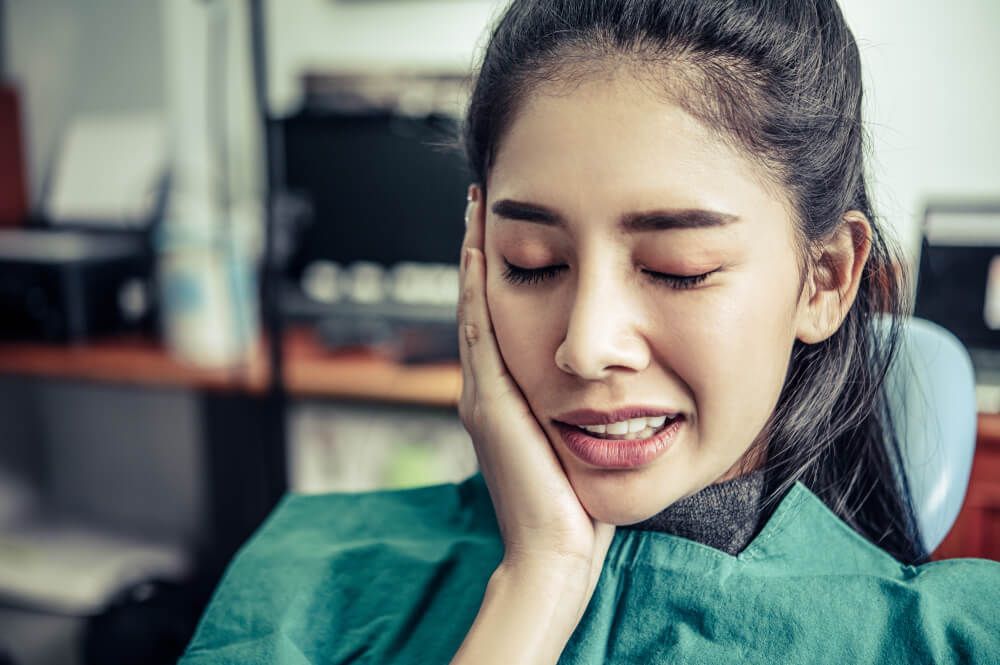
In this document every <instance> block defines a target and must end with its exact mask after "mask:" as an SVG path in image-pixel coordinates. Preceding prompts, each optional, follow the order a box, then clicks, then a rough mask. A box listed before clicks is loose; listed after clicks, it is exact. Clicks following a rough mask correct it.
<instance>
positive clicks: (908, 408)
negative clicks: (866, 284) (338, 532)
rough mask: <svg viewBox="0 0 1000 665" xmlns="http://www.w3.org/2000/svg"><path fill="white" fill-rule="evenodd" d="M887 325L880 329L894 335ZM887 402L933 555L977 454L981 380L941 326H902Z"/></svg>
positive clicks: (958, 506)
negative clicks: (977, 398) (978, 380)
mask: <svg viewBox="0 0 1000 665" xmlns="http://www.w3.org/2000/svg"><path fill="white" fill-rule="evenodd" d="M888 323H889V320H888V319H887V318H885V319H881V320H880V321H879V322H878V324H877V325H879V326H881V329H882V330H883V331H884V330H887V329H888ZM886 396H887V399H888V402H889V409H890V412H891V414H892V416H893V421H894V425H895V429H896V434H897V436H898V437H899V442H900V449H901V453H902V456H903V467H904V472H905V473H906V477H907V480H908V482H909V485H910V491H911V494H912V496H913V504H914V509H915V511H916V513H917V515H916V516H917V522H918V524H919V526H920V530H921V533H922V535H923V540H924V545H925V546H926V547H927V551H928V552H931V551H934V550H935V549H936V548H937V546H938V545H940V544H941V541H942V540H944V537H945V536H946V535H947V534H948V531H949V530H951V527H952V525H953V524H954V522H955V518H956V517H957V516H958V512H959V510H960V509H961V507H962V502H963V501H964V499H965V492H966V489H967V487H968V484H969V473H970V471H971V469H972V457H973V454H974V452H975V447H976V426H977V417H976V381H975V375H974V373H973V369H972V361H971V359H970V358H969V353H968V351H966V349H965V347H964V346H963V345H962V343H961V342H959V340H958V338H956V337H955V336H954V335H953V334H951V333H950V332H948V331H947V330H945V329H944V328H942V327H941V326H939V325H937V324H934V323H931V322H929V321H925V320H923V319H917V318H911V319H908V320H906V321H905V322H904V325H903V330H902V335H901V339H900V347H899V353H898V355H897V356H896V358H895V360H894V362H893V364H892V366H890V368H889V373H888V376H887V377H886Z"/></svg>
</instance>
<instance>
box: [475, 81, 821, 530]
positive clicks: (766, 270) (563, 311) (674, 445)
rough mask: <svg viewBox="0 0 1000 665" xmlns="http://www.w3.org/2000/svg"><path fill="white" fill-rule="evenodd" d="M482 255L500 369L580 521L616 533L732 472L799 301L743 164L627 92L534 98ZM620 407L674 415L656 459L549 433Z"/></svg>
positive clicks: (768, 394) (773, 398) (668, 108)
mask: <svg viewBox="0 0 1000 665" xmlns="http://www.w3.org/2000/svg"><path fill="white" fill-rule="evenodd" d="M485 252H486V261H487V301H488V304H489V310H490V314H491V317H492V320H493V324H494V328H495V332H496V337H497V341H498V343H499V346H500V350H501V353H502V355H503V359H504V361H505V362H506V365H507V368H508V369H509V371H510V373H511V375H512V376H513V378H514V380H515V381H516V382H517V384H518V385H519V386H520V388H521V390H522V392H523V394H524V396H525V397H526V399H527V401H528V403H529V405H530V406H531V409H532V411H533V413H534V414H535V416H536V418H537V419H538V421H539V423H540V424H541V425H542V427H543V429H544V430H545V432H546V434H547V435H548V438H549V440H550V441H551V443H552V445H553V446H554V448H555V451H556V453H557V455H558V457H559V459H560V461H561V463H562V465H563V468H564V469H565V471H566V474H567V476H568V477H569V480H570V482H571V484H572V485H573V488H574V490H575V491H576V493H577V495H578V496H579V498H580V500H581V502H582V504H583V506H584V508H586V509H587V511H588V512H589V513H590V514H591V515H592V516H594V517H595V518H597V519H598V520H601V521H604V522H610V523H613V524H631V523H634V522H637V521H639V520H642V519H645V518H647V517H649V516H651V515H653V514H655V513H657V512H659V511H661V510H663V509H664V508H665V507H667V506H668V505H670V504H672V503H674V502H675V501H677V500H678V499H680V498H683V497H685V496H688V495H690V494H693V493H695V492H696V491H698V490H700V489H701V488H703V487H705V486H707V485H710V484H712V483H715V482H718V481H721V480H724V479H727V478H728V477H731V476H733V475H735V473H736V467H735V465H736V464H737V463H738V462H739V460H740V458H741V456H743V455H744V453H746V452H747V450H748V448H749V446H750V445H751V443H753V441H754V440H755V438H756V437H758V435H761V431H762V428H763V427H764V425H765V422H766V421H767V419H768V417H769V416H770V414H771V412H772V411H773V409H774V407H775V405H776V403H777V399H778V396H779V393H780V391H781V388H782V384H783V382H784V379H785V373H786V370H787V368H788V362H789V357H790V353H791V349H792V345H793V342H794V340H795V337H796V321H797V319H798V317H799V316H800V315H801V310H802V301H804V300H806V299H807V295H806V294H801V295H802V297H801V298H800V279H799V270H798V262H797V254H796V249H795V241H794V233H793V220H792V216H791V212H790V209H789V207H788V204H787V201H785V200H783V199H782V198H781V197H780V194H778V193H777V190H776V189H775V188H774V187H773V186H770V187H769V186H768V185H767V184H766V181H765V180H764V179H763V177H762V171H761V170H760V168H759V167H758V166H756V165H754V164H753V163H751V162H750V161H748V160H746V159H744V158H743V157H741V155H740V154H739V153H738V152H736V151H735V150H734V149H732V148H729V147H726V145H724V144H723V143H721V142H720V141H719V140H718V139H717V138H715V137H713V136H712V135H711V133H710V132H709V131H708V130H706V129H705V128H704V127H703V126H702V125H701V124H700V123H699V122H697V121H696V120H695V119H694V118H693V117H692V116H689V115H688V114H686V113H685V112H683V111H682V110H681V109H680V108H679V107H677V106H674V105H671V104H668V103H666V102H664V101H663V100H662V98H660V97H657V96H655V95H653V94H652V93H651V92H650V91H649V88H648V87H645V86H644V85H643V84H642V83H641V82H639V81H637V80H635V79H632V78H630V77H626V76H617V77H616V78H614V79H613V80H601V81H592V82H587V83H584V84H582V85H581V86H579V87H578V88H576V89H575V90H573V91H572V92H569V93H566V92H565V91H563V92H560V93H559V94H547V92H546V90H545V89H544V88H543V89H541V90H536V92H534V93H533V94H532V95H531V96H530V97H529V98H528V99H527V100H526V102H525V104H524V105H523V106H522V107H521V108H520V110H519V113H518V115H517V117H516V119H515V120H514V122H513V124H512V125H511V127H510V129H509V130H508V132H507V133H506V134H505V135H504V137H503V140H502V143H501V145H500V148H499V151H498V154H497V157H496V160H495V162H494V166H493V168H492V170H491V172H490V176H489V179H488V181H487V199H486V236H485ZM508 265H512V266H514V267H515V268H516V269H517V270H514V271H513V272H514V273H516V274H514V275H513V277H514V279H515V280H518V277H520V282H517V283H515V282H512V281H511V280H510V279H509V278H510V277H511V276H512V275H511V269H509V268H508ZM549 268H551V270H550V269H549ZM542 269H545V270H542ZM526 270H540V271H541V272H537V273H531V274H529V273H525V272H524V271H526ZM653 273H659V274H663V275H668V276H680V277H683V278H685V279H683V280H680V281H678V280H677V279H674V280H673V281H671V280H670V279H669V278H668V279H666V280H664V279H662V278H659V277H657V275H655V274H653ZM706 274H707V276H706V277H705V278H704V279H701V278H700V277H699V278H697V279H694V280H690V279H687V278H689V277H692V276H698V275H706ZM525 277H526V278H527V281H524V280H525ZM628 407H647V408H649V409H650V410H652V411H653V412H659V413H663V414H671V413H675V412H677V413H680V414H681V419H680V427H679V429H677V430H676V433H675V434H674V436H673V438H672V439H671V440H670V443H669V445H668V446H667V447H666V448H665V450H664V451H663V452H662V453H661V454H659V455H658V456H657V457H655V459H652V460H650V461H642V460H638V461H637V460H636V459H634V458H632V459H630V461H628V462H626V463H617V462H615V463H606V462H602V461H601V460H596V461H595V460H594V459H593V458H588V457H587V456H586V455H584V456H582V457H581V456H580V455H579V454H578V453H576V452H573V450H572V449H571V447H570V446H569V445H568V444H567V440H566V439H564V436H563V433H562V428H561V427H560V425H559V422H558V421H559V420H560V416H565V414H568V413H569V412H573V411H578V410H581V409H590V410H594V411H598V412H607V413H610V412H613V411H618V410H619V409H627V408H628ZM595 418H597V416H594V415H593V414H590V415H589V416H587V415H585V416H584V418H583V419H584V420H585V421H588V420H591V421H592V420H594V419H595ZM570 419H572V418H570ZM667 422H668V423H669V422H670V421H669V420H668V421H667ZM654 423H655V421H654ZM583 424H587V423H586V422H585V423H583ZM569 429H576V428H572V427H571V428H569ZM639 436H642V435H641V434H640V435H639ZM647 436H648V434H647ZM619 438H620V437H619ZM625 445H626V446H627V444H625Z"/></svg>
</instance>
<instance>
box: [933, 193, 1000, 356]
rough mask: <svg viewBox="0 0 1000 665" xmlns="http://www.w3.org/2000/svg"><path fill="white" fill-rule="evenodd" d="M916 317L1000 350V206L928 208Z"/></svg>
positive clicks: (979, 345) (972, 343)
mask: <svg viewBox="0 0 1000 665" xmlns="http://www.w3.org/2000/svg"><path fill="white" fill-rule="evenodd" d="M914 314H915V315H916V316H918V317H920V318H922V319H928V320H930V321H933V322H935V323H937V324H939V325H941V326H943V327H945V328H947V329H948V330H950V331H951V332H952V333H954V334H955V336H956V337H958V338H959V339H960V340H961V341H962V342H963V343H964V344H965V345H966V346H968V347H970V348H988V349H1000V204H967V205H963V204H936V205H931V206H928V208H927V210H926V212H925V218H924V230H923V241H922V247H921V252H920V268H919V273H918V279H917V293H916V302H915V307H914Z"/></svg>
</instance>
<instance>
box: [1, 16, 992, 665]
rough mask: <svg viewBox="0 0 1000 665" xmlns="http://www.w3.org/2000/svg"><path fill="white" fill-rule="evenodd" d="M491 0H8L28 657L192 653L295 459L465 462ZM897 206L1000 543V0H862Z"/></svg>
mask: <svg viewBox="0 0 1000 665" xmlns="http://www.w3.org/2000/svg"><path fill="white" fill-rule="evenodd" d="M503 5H504V3H503V2H496V1H493V0H441V1H438V2H430V1H424V0H396V1H393V0H381V1H373V0H372V1H369V0H87V1H86V2H79V1H77V0H0V664H3V663H6V662H13V663H19V664H25V665H27V664H42V663H59V664H66V665H72V664H75V663H102V664H108V663H112V664H113V663H146V664H153V663H168V662H173V661H174V660H176V658H177V656H178V655H179V653H180V651H181V650H182V649H183V646H184V645H185V644H186V643H187V641H188V639H189V638H190V635H191V632H192V631H193V629H194V626H195V622H196V621H197V618H198V616H199V614H200V612H201V610H202V608H203V606H204V604H205V602H206V601H207V599H208V596H209V594H210V593H211V590H212V589H213V588H214V585H215V584H216V583H217V581H218V578H219V575H220V574H221V572H222V571H223V569H224V567H225V565H226V563H227V562H228V560H229V559H230V558H231V557H232V555H233V554H234V552H235V551H236V549H237V548H238V547H239V546H240V544H241V543H242V542H244V540H245V539H246V538H247V537H248V536H249V535H250V534H251V533H252V532H253V530H254V529H255V528H256V527H257V526H258V525H259V524H260V522H261V520H262V519H263V518H264V517H266V515H267V514H268V512H269V511H270V510H271V509H272V508H273V507H274V505H275V503H276V502H277V501H278V500H279V499H280V497H281V496H282V495H283V493H285V492H286V491H295V492H327V491H356V490H366V489H373V488H397V487H410V486H416V485H425V484H432V483H440V482H450V481H455V480H460V479H462V478H464V477H466V476H468V475H469V474H471V473H473V472H474V471H475V468H476V462H475V456H474V454H473V451H472V447H471V445H470V442H469V440H468V436H467V434H466V433H465V431H464V429H463V428H462V426H461V424H460V423H459V421H458V418H457V414H456V411H455V404H456V401H457V398H458V395H459V392H460V372H459V369H458V364H457V362H458V361H457V346H456V337H455V332H454V328H455V326H454V322H455V302H456V297H457V284H458V281H457V259H458V250H459V246H460V243H461V238H462V233H463V231H464V227H463V224H462V221H461V220H462V215H463V212H464V208H465V191H466V187H467V184H468V182H469V179H468V175H467V173H466V170H465V165H464V163H463V159H462V156H461V154H460V152H459V151H458V150H457V149H456V147H455V146H454V145H453V143H454V138H455V133H456V127H457V126H458V125H457V123H458V122H459V119H460V116H461V114H462V112H463V110H464V105H465V100H466V98H467V94H468V90H469V80H468V76H469V73H470V71H471V67H472V64H473V62H474V59H475V57H476V55H477V54H478V49H479V48H481V46H482V45H483V43H484V41H485V34H484V32H485V30H486V28H487V26H488V25H489V24H490V22H491V21H492V20H493V19H494V18H495V17H496V16H497V15H498V14H499V12H500V11H501V10H502V8H503ZM841 5H842V7H843V9H844V12H845V14H846V15H847V18H848V22H849V23H850V25H851V26H852V28H853V30H854V32H855V35H856V36H857V37H858V39H859V42H860V46H861V51H862V57H863V60H864V67H865V76H866V79H867V86H868V87H867V94H868V97H867V113H868V116H867V121H868V132H869V135H870V138H871V151H872V154H871V156H872V160H871V163H870V168H871V175H872V179H873V183H874V199H875V205H876V210H877V211H878V212H879V214H880V215H881V216H882V217H883V218H884V219H885V220H886V222H887V223H888V225H889V226H890V228H892V229H894V230H895V232H896V234H897V236H898V237H899V239H900V242H901V244H902V245H903V247H904V250H905V252H906V260H907V261H908V262H909V264H910V268H911V269H913V270H915V271H917V270H919V275H920V279H919V284H917V285H915V291H914V297H915V299H916V307H917V313H918V315H920V316H923V317H925V318H929V319H931V320H934V321H937V322H938V323H940V324H941V325H944V326H945V327H946V328H948V329H949V330H951V331H952V332H954V333H955V334H956V335H957V336H958V337H959V339H961V340H962V342H963V343H965V344H966V346H967V347H968V348H969V349H970V351H971V352H972V355H973V359H974V361H975V364H976V373H977V382H978V384H979V386H978V388H977V397H978V400H979V411H980V416H979V426H980V432H979V435H980V436H979V445H978V452H977V456H976V461H975V463H974V466H973V476H972V482H971V484H970V489H969V492H968V495H967V499H966V504H965V506H964V508H963V512H962V515H961V516H960V518H959V521H958V522H957V524H956V527H955V529H954V530H953V533H952V534H951V535H950V536H949V538H948V539H947V540H946V542H945V544H944V545H942V548H941V550H940V551H939V552H938V553H936V557H938V558H942V557H946V556H984V557H992V558H995V559H1000V491H998V488H997V484H996V483H997V482H1000V480H998V479H1000V473H997V470H1000V425H998V424H997V423H998V421H997V419H1000V416H997V415H996V413H997V412H998V411H1000V360H998V356H1000V353H998V350H1000V337H998V332H997V331H998V330H1000V262H998V261H997V260H996V257H997V256H998V255H1000V160H998V159H997V158H996V155H997V154H1000V123H998V122H997V113H996V109H997V108H1000V44H998V43H997V41H996V40H995V39H994V35H995V34H996V31H997V29H998V28H1000V4H997V3H996V2H994V0H958V1H956V2H953V3H947V4H942V3H934V2H930V1H929V0H927V1H921V2H913V1H912V0H842V1H841Z"/></svg>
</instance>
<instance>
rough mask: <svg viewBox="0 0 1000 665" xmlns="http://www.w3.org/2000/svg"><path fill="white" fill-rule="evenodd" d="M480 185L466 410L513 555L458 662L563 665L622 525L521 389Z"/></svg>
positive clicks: (468, 239)
mask: <svg viewBox="0 0 1000 665" xmlns="http://www.w3.org/2000/svg"><path fill="white" fill-rule="evenodd" d="M481 197H482V194H481V192H480V191H479V189H478V187H472V188H470V197H469V201H470V203H469V208H468V212H467V218H466V220H467V221H466V224H467V229H466V234H465V241H464V242H463V244H462V263H461V269H460V273H459V274H460V281H461V301H460V303H459V310H458V322H459V340H460V344H459V348H460V356H461V361H462V396H461V399H460V400H459V409H458V410H459V416H460V417H461V420H462V424H463V425H464V426H465V428H466V429H467V430H468V431H469V434H470V436H471V437H472V443H473V445H474V447H475V450H476V457H477V459H478V461H479V467H480V470H481V471H482V474H483V478H484V479H485V480H486V485H487V488H488V489H489V492H490V500H491V501H492V503H493V508H494V511H495V512H496V516H497V523H498V525H499V528H500V535H501V538H502V539H503V544H504V557H503V561H502V562H501V564H500V566H499V567H498V568H497V570H496V571H495V572H494V573H493V575H492V576H491V578H490V581H489V583H488V585H487V588H486V593H485V595H484V598H483V602H482V604H481V606H480V609H479V613H478V615H477V616H476V619H475V621H474V622H473V625H472V628H471V629H470V631H469V633H468V635H466V638H465V641H464V642H463V643H462V645H461V648H460V649H459V651H458V653H457V654H456V655H455V659H454V661H453V663H454V664H465V663H470V664H471V663H475V664H476V665H480V664H482V663H486V664H489V663H504V664H505V665H506V664H507V663H546V664H548V663H555V662H556V661H557V660H558V659H559V656H560V654H561V653H562V650H563V647H564V646H565V645H566V642H567V640H569V638H570V636H571V635H572V634H573V631H574V630H575V629H576V625H577V623H579V621H580V618H581V617H582V616H583V612H584V610H585V609H586V607H587V604H588V603H589V602H590V598H591V596H592V595H593V592H594V587H595V586H596V583H597V579H598V577H599V576H600V573H601V569H602V568H603V565H604V557H605V555H606V554H607V551H608V546H609V545H610V543H611V539H612V537H613V536H614V532H615V527H614V525H611V524H604V523H600V522H597V521H595V520H594V519H593V518H592V517H591V516H590V515H589V514H588V513H587V512H586V510H585V509H584V508H583V506H582V505H581V504H580V500H579V498H578V497H577V496H576V493H575V492H574V491H573V488H572V486H571V485H570V483H569V479H568V478H567V477H566V474H565V472H564V471H563V469H562V465H561V464H560V462H559V459H558V457H557V456H556V453H555V450H554V449H553V447H552V444H551V443H550V442H549V440H548V438H547V437H546V435H545V432H544V431H543V430H542V427H541V425H540V424H539V423H538V421H537V419H536V418H535V416H534V414H533V413H532V411H531V408H530V406H529V405H528V403H527V400H526V399H525V398H524V396H523V395H522V394H521V390H520V387H519V386H518V385H517V383H516V382H515V381H514V379H513V377H511V376H510V374H509V373H508V371H507V368H506V365H505V364H504V362H503V359H502V357H501V354H500V350H499V346H498V344H497V341H496V338H495V336H494V334H493V325H492V321H491V320H490V314H489V308H488V306H487V303H486V256H485V253H484V251H483V239H484V230H485V229H484V226H485V214H484V212H485V201H482V200H481Z"/></svg>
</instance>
